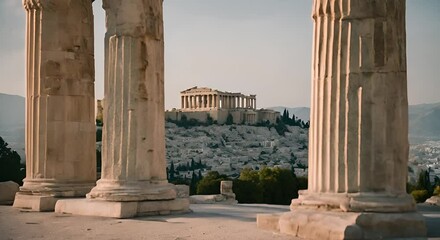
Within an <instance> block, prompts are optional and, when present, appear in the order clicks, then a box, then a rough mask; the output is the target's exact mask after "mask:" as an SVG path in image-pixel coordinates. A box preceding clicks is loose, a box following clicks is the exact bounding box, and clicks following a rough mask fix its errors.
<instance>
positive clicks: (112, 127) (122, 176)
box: [87, 0, 176, 201]
mask: <svg viewBox="0 0 440 240" xmlns="http://www.w3.org/2000/svg"><path fill="white" fill-rule="evenodd" d="M103 8H104V9H105V10H106V17H107V32H106V37H105V41H106V42H107V43H108V49H107V51H106V64H107V67H106V70H107V72H106V78H105V80H106V81H105V99H106V104H105V107H104V116H105V117H104V129H103V146H102V148H103V155H102V157H103V159H102V177H101V179H100V180H99V181H98V182H97V186H96V187H95V188H93V190H92V191H91V192H90V193H89V194H88V195H87V196H88V198H92V199H102V200H110V201H142V200H158V199H172V198H175V194H176V192H175V191H174V190H173V189H172V187H171V185H170V184H168V182H167V176H166V171H165V168H166V160H165V127H164V42H163V21H162V16H163V14H162V1H161V0H126V1H111V0H104V1H103ZM147 23H148V25H147Z"/></svg>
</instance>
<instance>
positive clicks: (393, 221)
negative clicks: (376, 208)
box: [257, 209, 427, 239]
mask: <svg viewBox="0 0 440 240" xmlns="http://www.w3.org/2000/svg"><path fill="white" fill-rule="evenodd" d="M257 225H258V227H260V228H263V229H267V230H272V231H275V232H281V233H285V234H289V235H292V236H296V237H301V238H305V239H384V238H385V239H388V238H415V237H425V236H426V231H427V230H426V226H425V222H424V219H423V216H422V215H421V214H419V213H415V212H411V213H359V212H358V213H355V212H350V213H347V212H341V211H324V210H320V209H315V210H313V209H297V210H295V211H292V212H289V213H284V214H282V215H277V214H259V215H257Z"/></svg>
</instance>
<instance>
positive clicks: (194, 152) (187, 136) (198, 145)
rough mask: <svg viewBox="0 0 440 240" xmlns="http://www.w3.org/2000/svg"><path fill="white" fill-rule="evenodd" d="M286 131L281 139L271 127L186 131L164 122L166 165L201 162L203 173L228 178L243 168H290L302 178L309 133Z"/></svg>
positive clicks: (240, 126) (297, 128)
mask: <svg viewBox="0 0 440 240" xmlns="http://www.w3.org/2000/svg"><path fill="white" fill-rule="evenodd" d="M288 129H289V131H290V132H286V133H285V136H281V135H279V134H278V133H277V131H276V130H275V129H274V128H273V127H272V128H268V127H255V126H246V125H230V126H227V125H223V126H219V125H211V126H200V127H192V128H189V129H185V128H183V127H177V126H176V125H175V124H173V123H169V122H167V123H166V148H167V160H168V164H170V163H171V162H173V163H174V165H175V166H178V165H182V166H183V165H187V164H190V162H191V160H194V161H195V162H199V161H201V162H202V163H203V164H206V165H207V166H208V168H207V169H205V171H206V170H212V171H218V172H220V173H222V174H226V175H228V176H231V177H236V176H238V175H239V172H240V170H241V169H243V168H252V169H259V168H261V167H263V166H269V167H274V166H278V167H282V168H289V169H290V168H291V167H292V166H293V167H295V171H296V173H297V175H305V174H307V172H306V171H305V170H304V169H305V166H307V154H308V152H307V151H308V150H307V144H308V140H307V139H308V137H307V136H308V130H307V129H302V128H299V127H296V126H295V127H291V126H288ZM181 174H190V173H185V172H184V173H181ZM188 176H189V175H188Z"/></svg>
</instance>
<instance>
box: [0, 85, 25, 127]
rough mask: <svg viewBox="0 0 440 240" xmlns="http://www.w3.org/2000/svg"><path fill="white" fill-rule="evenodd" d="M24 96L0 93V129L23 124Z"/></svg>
mask: <svg viewBox="0 0 440 240" xmlns="http://www.w3.org/2000/svg"><path fill="white" fill-rule="evenodd" d="M24 108H25V104H24V97H21V96H16V95H8V94H3V93H0V130H3V129H4V128H7V127H17V126H24V121H25V119H24Z"/></svg>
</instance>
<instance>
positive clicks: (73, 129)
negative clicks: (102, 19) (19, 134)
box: [14, 0, 96, 211]
mask: <svg viewBox="0 0 440 240" xmlns="http://www.w3.org/2000/svg"><path fill="white" fill-rule="evenodd" d="M23 5H24V8H25V9H26V178H25V179H24V180H23V182H24V184H23V186H22V187H21V188H20V191H19V192H18V193H17V195H16V198H15V201H14V207H17V208H26V209H31V210H34V211H52V210H53V209H54V206H55V203H56V201H57V199H58V198H63V197H81V196H85V194H86V193H87V192H88V191H90V189H91V188H92V187H93V186H94V181H96V152H95V117H94V112H95V111H94V109H95V103H94V101H95V98H94V80H95V70H94V49H93V47H94V45H93V44H94V41H93V12H92V2H91V1H90V0H78V1H61V2H59V3H58V4H52V3H51V2H50V1H47V0H24V1H23Z"/></svg>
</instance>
